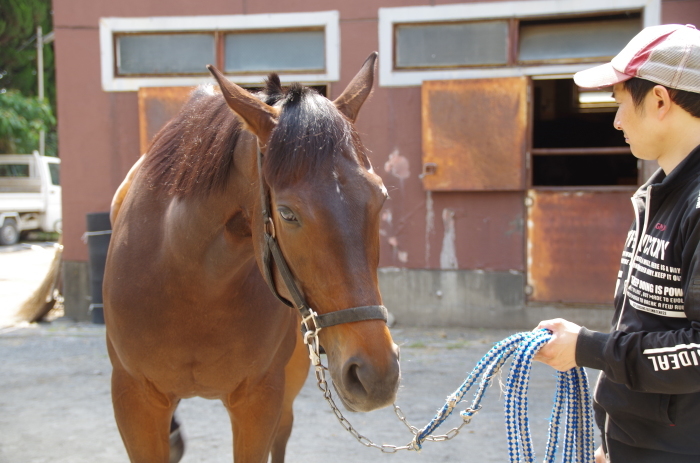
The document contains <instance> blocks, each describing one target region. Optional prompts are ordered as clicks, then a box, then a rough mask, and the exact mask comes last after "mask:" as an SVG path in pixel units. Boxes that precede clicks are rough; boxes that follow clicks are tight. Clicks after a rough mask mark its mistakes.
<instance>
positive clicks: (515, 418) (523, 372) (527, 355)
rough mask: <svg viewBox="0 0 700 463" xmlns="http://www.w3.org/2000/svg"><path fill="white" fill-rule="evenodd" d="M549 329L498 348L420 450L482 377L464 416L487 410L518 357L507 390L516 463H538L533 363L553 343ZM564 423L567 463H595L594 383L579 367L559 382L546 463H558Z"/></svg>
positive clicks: (424, 432) (442, 413)
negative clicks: (501, 375)
mask: <svg viewBox="0 0 700 463" xmlns="http://www.w3.org/2000/svg"><path fill="white" fill-rule="evenodd" d="M551 337H552V335H551V333H550V332H549V331H547V330H538V331H535V332H525V333H517V334H514V335H513V336H510V337H509V338H506V339H504V340H503V341H501V342H499V343H497V344H496V345H495V346H494V347H493V348H492V349H491V350H490V351H489V352H488V353H487V354H486V355H485V356H484V357H483V358H482V359H481V360H480V361H479V363H477V365H476V366H475V367H474V369H473V370H472V371H471V373H470V374H469V376H468V377H467V379H466V380H465V381H464V383H462V385H461V386H460V387H459V388H458V389H457V390H456V391H455V392H453V393H452V394H451V395H450V396H449V397H448V398H447V402H446V403H445V405H444V406H443V407H442V409H440V410H439V411H438V413H437V414H436V415H435V417H434V418H433V419H432V420H431V421H430V423H428V424H427V425H426V426H425V427H424V428H423V429H421V430H420V431H419V432H418V433H417V434H416V436H415V439H414V440H413V446H414V448H416V449H420V448H421V447H422V443H423V442H424V441H425V440H426V439H428V438H429V436H430V435H431V433H432V432H433V431H434V430H435V429H437V428H438V427H439V426H440V425H441V424H442V423H443V422H444V421H445V420H446V419H447V417H448V416H449V415H450V414H451V413H452V411H453V410H454V408H455V407H456V406H457V404H459V403H460V402H461V401H462V399H463V397H464V395H465V394H466V393H467V392H468V391H469V389H471V387H472V386H473V385H474V384H475V383H476V382H477V381H478V379H479V378H481V381H480V383H479V388H478V389H477V391H476V392H475V394H474V399H473V401H472V404H471V406H470V407H469V408H467V409H466V410H465V411H463V412H461V414H460V415H461V416H462V418H463V419H464V421H465V422H469V421H471V419H472V417H473V416H474V415H475V414H476V413H477V412H478V411H479V410H480V409H481V399H482V398H483V396H484V393H485V392H486V389H487V388H488V387H489V386H490V385H491V384H492V380H493V377H494V376H495V375H496V374H497V373H498V372H499V371H500V369H501V368H502V367H503V365H504V364H505V362H506V361H507V360H508V358H510V357H511V356H512V357H513V360H512V362H511V367H510V373H509V375H508V379H507V380H506V385H505V388H504V391H503V394H504V409H505V421H506V434H507V441H508V455H509V461H510V463H523V462H524V463H532V462H534V461H535V452H534V449H533V445H532V439H531V437H530V424H529V420H528V411H527V390H528V385H529V379H530V371H531V370H532V361H533V358H534V356H535V354H536V353H537V351H539V350H540V348H541V347H542V346H543V345H544V344H546V343H547V341H549V340H550V339H551ZM563 420H565V421H564V426H565V427H564V443H563V459H562V462H563V463H592V462H594V461H595V457H594V456H593V454H594V451H595V443H594V431H593V411H592V408H591V395H590V391H589V388H588V378H587V377H586V372H585V371H584V369H583V368H581V367H577V368H573V369H571V370H569V371H566V372H560V373H559V374H558V378H557V386H556V392H555V395H554V406H553V408H552V415H551V419H550V425H549V433H548V434H549V436H548V439H547V447H546V449H545V458H544V462H545V463H554V461H555V457H556V449H557V444H558V441H559V429H560V427H561V425H562V421H563Z"/></svg>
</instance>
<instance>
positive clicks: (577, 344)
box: [536, 25, 700, 463]
mask: <svg viewBox="0 0 700 463" xmlns="http://www.w3.org/2000/svg"><path fill="white" fill-rule="evenodd" d="M574 80H575V82H576V84H577V85H579V86H580V87H586V88H600V87H606V86H609V85H613V90H614V97H615V101H616V102H617V103H618V105H619V108H618V110H617V114H616V115H615V122H614V125H615V128H616V129H618V130H621V131H622V132H623V133H624V136H625V141H626V142H627V143H628V144H629V145H630V149H631V151H632V154H634V156H636V157H637V158H639V159H644V160H654V161H657V162H658V163H659V166H660V167H661V168H660V169H659V170H658V171H657V172H656V173H655V174H654V175H653V176H652V177H651V178H650V179H649V180H648V181H647V182H646V183H645V184H644V185H642V186H641V187H640V188H639V190H637V192H636V193H635V194H634V196H633V197H632V203H633V206H634V211H635V221H634V223H633V224H632V227H631V229H630V232H629V234H628V237H627V240H626V242H625V248H624V251H623V254H622V262H621V268H620V271H619V273H618V280H617V287H616V290H615V315H614V317H613V325H612V331H611V332H610V333H609V334H608V333H598V332H594V331H590V330H588V329H586V328H583V327H580V326H578V325H576V324H574V323H571V322H568V321H566V320H561V319H557V320H547V321H543V322H541V323H540V324H539V326H538V328H548V329H549V330H551V331H552V333H553V336H552V339H551V340H550V342H548V343H547V344H546V345H545V346H544V347H543V348H542V350H541V351H540V352H539V354H538V355H537V357H536V359H537V360H539V361H541V362H544V363H546V364H548V365H551V366H552V367H554V368H556V369H558V370H562V371H565V370H568V369H570V368H572V367H574V366H576V365H579V366H585V367H589V368H595V369H599V370H602V371H601V374H600V377H599V379H598V385H597V387H596V392H595V399H594V408H595V414H596V422H597V424H598V426H599V427H600V429H601V432H602V434H603V445H602V446H601V448H599V449H598V450H597V451H596V462H597V463H603V462H606V461H608V462H611V463H621V462H622V463H628V462H634V463H644V462H653V463H657V462H658V463H661V462H663V463H667V462H673V463H684V462H700V249H699V246H700V146H698V145H700V32H699V31H697V30H696V29H695V27H693V26H681V25H663V26H654V27H648V28H645V29H644V30H642V31H641V32H640V33H639V34H638V35H637V36H636V37H634V38H633V39H632V40H631V41H630V43H629V44H628V45H627V46H626V47H625V48H624V49H623V50H622V51H621V52H620V54H618V55H617V56H616V57H615V58H613V60H612V61H611V62H610V63H608V64H605V65H602V66H598V67H595V68H592V69H588V70H586V71H582V72H579V73H577V74H576V75H575V76H574Z"/></svg>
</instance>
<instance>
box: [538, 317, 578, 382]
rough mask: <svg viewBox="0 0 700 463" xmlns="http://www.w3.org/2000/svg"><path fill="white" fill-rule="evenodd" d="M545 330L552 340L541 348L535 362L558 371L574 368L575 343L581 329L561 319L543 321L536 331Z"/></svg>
mask: <svg viewBox="0 0 700 463" xmlns="http://www.w3.org/2000/svg"><path fill="white" fill-rule="evenodd" d="M541 328H546V329H548V330H549V331H551V332H552V339H550V340H549V342H548V343H547V344H545V345H544V346H542V349H540V351H539V352H538V353H537V355H535V360H537V361H540V362H542V363H546V364H547V365H549V366H550V367H552V368H555V369H557V370H559V371H567V370H570V369H572V368H574V367H575V366H576V341H577V340H578V332H579V331H580V330H581V327H580V326H578V325H577V324H576V323H572V322H569V321H566V320H564V319H561V318H556V319H554V320H545V321H542V322H540V324H539V325H537V328H536V329H541Z"/></svg>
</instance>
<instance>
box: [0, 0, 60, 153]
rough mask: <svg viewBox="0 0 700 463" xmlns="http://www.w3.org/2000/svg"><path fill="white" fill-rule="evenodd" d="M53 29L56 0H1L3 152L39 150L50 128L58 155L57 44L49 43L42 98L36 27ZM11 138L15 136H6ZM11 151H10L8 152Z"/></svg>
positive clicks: (51, 144)
mask: <svg viewBox="0 0 700 463" xmlns="http://www.w3.org/2000/svg"><path fill="white" fill-rule="evenodd" d="M37 26H42V29H43V33H44V34H47V33H49V32H50V31H51V30H52V28H53V27H52V17H51V0H0V92H2V93H0V137H1V138H2V139H0V152H6V153H7V152H20V153H29V152H31V151H32V150H35V149H38V147H39V144H38V137H39V135H38V130H39V129H40V128H43V129H44V130H46V132H47V154H55V139H56V136H55V125H56V121H55V118H54V117H53V115H52V114H53V113H55V107H56V86H55V71H54V54H53V46H52V45H45V46H44V49H43V51H44V83H45V84H44V89H45V90H44V95H45V97H46V99H47V101H44V102H39V101H38V100H37V94H38V81H37V51H36V28H37ZM5 137H9V138H5ZM7 150H10V151H7Z"/></svg>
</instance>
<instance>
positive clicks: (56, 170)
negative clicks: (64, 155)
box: [49, 163, 61, 185]
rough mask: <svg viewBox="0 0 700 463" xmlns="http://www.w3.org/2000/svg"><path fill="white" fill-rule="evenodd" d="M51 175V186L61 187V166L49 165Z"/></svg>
mask: <svg viewBox="0 0 700 463" xmlns="http://www.w3.org/2000/svg"><path fill="white" fill-rule="evenodd" d="M49 173H50V174H51V184H52V185H60V184H61V175H60V174H61V165H60V164H54V163H49Z"/></svg>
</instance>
